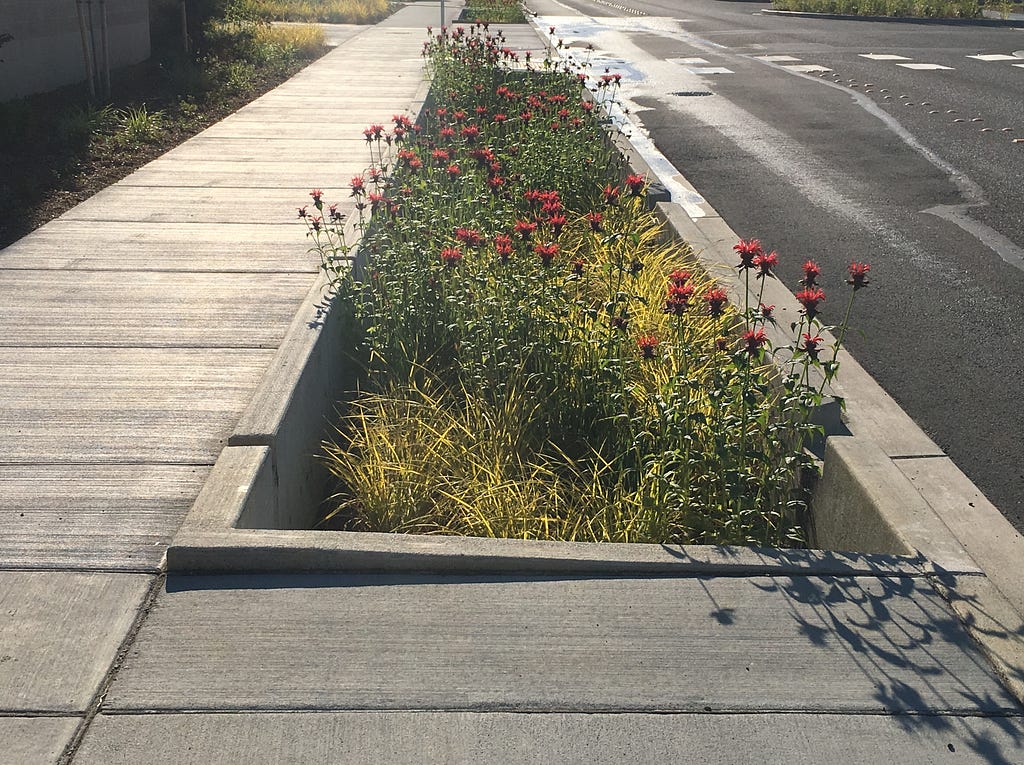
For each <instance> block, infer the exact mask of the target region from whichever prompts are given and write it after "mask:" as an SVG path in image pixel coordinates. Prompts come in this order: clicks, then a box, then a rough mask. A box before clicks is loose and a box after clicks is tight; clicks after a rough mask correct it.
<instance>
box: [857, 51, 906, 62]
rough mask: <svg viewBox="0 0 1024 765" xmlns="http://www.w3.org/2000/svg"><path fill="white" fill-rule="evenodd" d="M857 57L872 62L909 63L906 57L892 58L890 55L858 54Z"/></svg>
mask: <svg viewBox="0 0 1024 765" xmlns="http://www.w3.org/2000/svg"><path fill="white" fill-rule="evenodd" d="M857 55H858V56H860V57H861V58H869V59H871V60H872V61H910V59H909V58H907V57H906V56H894V55H893V54H891V53H858V54H857Z"/></svg>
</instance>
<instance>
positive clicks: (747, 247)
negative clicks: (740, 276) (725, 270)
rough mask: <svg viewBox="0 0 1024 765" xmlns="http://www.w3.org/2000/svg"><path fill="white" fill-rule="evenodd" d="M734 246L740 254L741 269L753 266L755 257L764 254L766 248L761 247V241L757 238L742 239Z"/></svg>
mask: <svg viewBox="0 0 1024 765" xmlns="http://www.w3.org/2000/svg"><path fill="white" fill-rule="evenodd" d="M732 248H733V249H734V250H735V251H736V253H737V254H738V255H739V256H740V265H739V268H740V269H741V270H742V269H745V268H753V267H754V259H755V258H757V257H758V256H760V255H763V254H764V250H763V249H761V242H760V241H759V240H757V239H749V240H748V239H740V241H739V242H737V243H736V244H734V245H733V246H732Z"/></svg>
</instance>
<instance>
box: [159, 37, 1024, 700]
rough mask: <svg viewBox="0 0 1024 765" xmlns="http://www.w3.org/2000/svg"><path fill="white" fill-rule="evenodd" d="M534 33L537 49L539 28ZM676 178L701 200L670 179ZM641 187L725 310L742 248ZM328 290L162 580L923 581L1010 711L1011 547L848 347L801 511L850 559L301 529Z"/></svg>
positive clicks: (288, 342)
mask: <svg viewBox="0 0 1024 765" xmlns="http://www.w3.org/2000/svg"><path fill="white" fill-rule="evenodd" d="M531 24H532V25H533V26H534V28H535V30H536V31H537V33H538V36H539V37H541V38H542V39H543V37H544V35H543V33H542V32H541V31H540V30H539V29H538V28H537V26H536V22H535V21H534V20H531ZM428 90H429V83H427V82H424V83H423V84H422V85H421V87H420V91H419V93H418V94H417V97H416V100H415V102H414V104H413V106H412V108H411V109H410V111H411V112H412V113H413V114H415V115H416V116H419V114H420V113H421V111H422V109H423V108H424V104H425V102H426V99H427V97H428ZM609 138H610V140H611V141H612V142H613V143H614V144H615V145H616V146H618V147H619V148H620V149H622V150H623V154H624V158H625V160H626V161H627V162H628V163H629V166H630V170H631V171H632V172H636V173H638V174H643V175H646V176H647V177H649V178H651V179H652V180H653V179H654V175H653V174H652V172H651V169H650V167H649V166H648V165H647V163H646V162H645V161H643V159H642V158H641V156H640V154H639V153H638V152H637V151H636V150H635V149H634V148H633V147H632V145H630V144H629V142H628V139H626V138H625V137H624V136H621V135H612V136H610V137H609ZM674 180H676V181H680V182H682V183H683V185H684V186H685V187H687V188H688V189H690V190H692V191H693V193H695V194H697V193H698V192H697V191H696V189H693V187H692V185H691V184H689V183H688V182H687V181H685V179H684V178H682V176H681V175H679V176H678V177H676V178H675V179H674ZM653 190H654V194H653V195H652V198H651V199H650V200H649V201H650V202H651V204H652V205H653V207H654V209H655V210H656V211H657V212H658V214H659V215H660V216H661V217H662V218H663V219H664V220H665V222H666V226H667V228H668V230H669V232H670V233H671V234H672V235H673V236H675V237H677V238H678V239H679V240H680V241H683V242H687V243H688V244H689V245H690V247H691V248H692V249H693V251H694V252H695V254H696V255H697V257H698V258H699V259H700V260H701V262H702V263H703V264H704V266H705V267H706V268H707V270H708V271H709V273H710V274H711V275H712V276H713V277H715V278H716V279H717V280H718V281H719V282H720V283H721V284H722V285H723V286H725V287H726V288H727V289H728V290H729V292H730V297H731V298H732V299H733V300H738V299H739V296H741V295H742V290H743V289H744V287H743V283H742V282H741V281H740V279H739V277H738V276H737V274H736V271H735V269H733V268H732V267H731V266H728V265H726V264H728V263H732V262H733V260H734V257H733V252H732V245H733V244H734V243H735V242H736V241H737V240H738V238H739V237H738V236H737V235H736V234H735V232H733V231H732V229H731V228H730V227H729V226H728V224H727V223H726V222H725V221H724V220H723V219H722V218H721V217H720V216H719V215H718V214H717V213H716V212H715V211H714V210H713V209H712V208H711V207H710V206H709V205H707V204H706V203H705V204H703V205H702V206H701V208H702V210H703V211H704V213H705V214H704V215H703V216H702V217H698V218H693V219H691V218H690V217H689V216H688V215H687V214H686V212H685V211H684V209H683V208H682V207H681V206H679V205H677V204H674V203H671V202H670V201H667V199H666V197H668V194H667V191H666V190H665V188H664V186H660V184H656V185H654V186H653ZM349 241H350V243H351V242H353V239H350V240H349ZM356 245H358V242H356ZM326 284H327V281H326V278H325V277H324V276H323V275H321V278H320V280H319V281H318V282H317V284H315V285H314V286H313V288H312V289H311V290H310V293H309V294H308V295H307V298H306V300H305V302H304V303H303V306H302V307H301V309H300V311H299V313H298V315H297V316H296V318H295V320H294V322H293V324H292V326H291V328H290V329H289V331H288V333H287V335H286V337H285V339H284V341H283V342H282V344H281V346H280V347H279V349H278V352H277V354H276V355H275V357H274V360H273V362H272V364H271V367H270V370H269V371H268V373H267V375H266V377H265V379H264V380H263V382H262V383H261V385H260V386H259V388H258V390H257V392H256V393H255V395H254V396H253V399H252V401H251V402H250V404H249V406H248V407H247V409H246V411H245V413H244V414H243V416H242V418H241V420H240V422H239V424H238V426H237V427H236V429H235V433H234V434H233V435H232V436H231V437H230V439H229V441H228V446H227V447H225V449H224V450H223V452H222V453H221V455H220V458H219V459H218V461H217V463H216V465H215V466H214V469H213V470H212V472H211V474H210V477H209V479H208V480H207V482H206V484H205V486H204V488H203V490H202V492H201V493H200V495H199V497H198V498H197V500H196V502H195V504H194V505H193V507H192V509H191V510H190V512H189V513H188V515H187V517H186V519H185V521H184V523H183V525H182V527H181V529H180V530H179V532H178V534H177V535H176V537H175V539H174V541H173V542H172V544H171V546H170V547H169V548H168V550H167V566H168V571H169V572H170V573H171V574H172V575H174V574H191V573H204V574H207V573H226V572H285V571H287V572H295V571H303V572H306V571H339V570H344V571H354V570H358V571H403V572H412V571H415V572H433V573H485V572H489V573H517V574H523V573H531V574H541V573H546V574H560V575H565V574H604V575H608V574H618V575H623V574H630V575H661V576H665V575H675V576H680V575H682V576H693V575H707V574H716V575H725V576H751V575H756V574H761V575H774V574H779V575H809V574H814V575H832V576H850V575H857V574H860V573H863V574H870V575H874V576H908V575H929V576H931V577H933V578H934V581H935V582H936V585H937V586H938V587H939V590H940V592H943V593H944V595H945V596H946V597H947V599H949V601H950V603H951V606H952V607H953V608H954V610H955V611H956V612H957V614H958V615H959V616H960V618H961V620H962V621H963V622H964V624H965V625H966V627H967V629H968V631H969V632H970V634H971V635H972V636H973V637H974V639H975V640H976V641H977V642H978V643H979V644H980V645H981V647H982V650H983V651H985V653H986V654H987V655H988V656H989V657H990V659H991V660H992V662H993V664H994V665H995V666H996V668H997V671H999V672H1000V674H1001V676H1002V678H1003V679H1004V681H1005V682H1006V683H1007V685H1008V686H1009V687H1010V689H1011V691H1012V692H1013V693H1014V694H1015V695H1016V696H1017V697H1018V698H1019V699H1022V700H1024V619H1022V614H1024V581H1021V579H1020V578H1019V577H1018V576H1017V571H1018V570H1019V563H1020V561H1021V560H1022V559H1024V537H1021V535H1020V534H1018V533H1017V532H1016V531H1015V530H1014V529H1013V527H1012V526H1011V525H1010V524H1009V523H1008V522H1007V521H1006V519H1005V518H1003V516H1002V515H1001V514H1000V513H999V511H998V510H997V509H996V508H995V507H994V506H993V505H992V504H991V503H990V502H988V501H987V500H986V499H985V498H984V497H983V496H982V495H981V493H980V492H979V491H978V489H977V488H976V487H975V486H974V485H973V484H972V483H971V482H970V481H969V480H968V479H967V478H966V476H964V474H963V473H962V472H961V471H960V470H959V469H958V468H957V467H956V466H955V465H954V464H953V462H952V461H951V460H950V459H949V458H948V457H947V456H946V455H945V454H944V453H943V452H942V451H941V450H940V449H939V448H938V447H937V446H936V445H935V444H934V443H933V442H932V441H931V439H930V438H928V436H927V435H926V434H925V433H924V432H923V431H921V429H920V428H919V427H918V426H917V425H916V424H915V423H914V422H913V420H911V418H910V417H909V416H908V415H907V414H906V413H905V412H904V411H903V410H902V409H901V408H900V407H899V405H898V404H896V402H895V401H893V399H892V398H891V397H890V396H888V394H886V393H885V391H884V390H882V389H881V387H880V386H878V384H877V383H876V382H875V381H874V380H873V379H872V378H871V377H870V376H869V375H868V374H867V373H866V372H865V371H864V369H863V368H862V367H860V365H859V364H857V362H856V361H855V360H854V359H853V358H852V357H850V356H849V355H848V354H847V353H845V351H844V352H841V353H840V356H839V360H840V364H841V367H840V370H841V371H840V373H839V376H838V377H837V379H836V381H835V384H834V385H833V392H834V393H835V394H836V395H837V396H839V397H841V398H843V399H845V401H846V404H847V410H846V412H845V413H844V414H843V415H842V418H841V419H840V417H839V410H838V406H835V407H834V408H833V409H832V410H831V414H832V416H831V418H829V419H830V421H829V422H828V423H826V425H827V427H828V429H829V431H830V433H832V434H833V435H831V437H830V438H829V439H828V442H827V444H826V447H825V451H824V468H823V479H822V482H821V485H820V487H819V489H818V491H817V492H816V495H815V498H814V501H813V505H812V525H813V532H814V536H813V539H812V541H813V542H814V543H815V544H816V545H817V546H820V547H825V548H831V549H849V550H855V551H857V553H860V554H853V555H846V554H841V553H832V552H821V551H778V550H749V549H744V548H723V547H670V546H663V545H621V546H619V545H602V544H583V543H576V544H572V543H555V542H524V541H520V540H490V539H472V538H458V537H413V536H402V535H385V534H365V533H352V532H338V531H330V532H322V531H308V530H298V529H308V528H309V526H310V525H312V523H313V521H314V518H313V514H314V513H315V510H316V507H317V504H318V502H319V499H320V497H322V496H323V492H322V491H321V489H322V488H323V487H324V486H325V485H326V471H324V470H323V469H322V468H321V467H320V466H318V465H317V464H316V459H315V456H314V455H315V454H316V453H318V451H319V445H320V441H321V439H322V437H323V435H324V433H325V432H326V431H327V418H328V417H329V415H330V414H331V412H332V411H333V407H334V403H335V402H336V401H337V400H338V398H339V397H340V395H341V393H342V391H341V390H340V388H341V382H342V380H343V378H344V377H345V369H344V368H343V362H342V359H341V354H339V353H337V352H336V351H335V350H334V349H335V348H337V347H338V345H337V340H338V333H339V327H338V324H339V322H337V321H336V320H335V319H336V316H335V313H334V312H331V311H327V313H326V314H322V313H321V311H320V306H321V304H322V303H323V295H324V294H325V289H326ZM755 298H756V296H755ZM764 300H765V301H766V302H771V303H775V305H776V312H777V316H778V324H779V325H780V326H784V327H785V326H788V325H789V322H790V321H792V320H794V319H795V318H796V317H797V316H798V312H799V310H800V306H799V304H798V303H797V302H796V299H795V298H794V296H793V294H792V293H791V292H790V291H789V290H788V289H787V288H786V287H785V286H784V285H782V284H781V283H780V282H778V281H777V280H768V281H767V284H766V285H765V295H764ZM773 339H775V338H773ZM826 339H828V338H826ZM786 342H787V343H788V336H787V340H786ZM837 433H845V434H846V435H835V434H837ZM289 529H291V530H289ZM623 548H627V549H623ZM872 554H880V555H882V556H884V557H872ZM889 556H897V557H889ZM885 572H889V573H885Z"/></svg>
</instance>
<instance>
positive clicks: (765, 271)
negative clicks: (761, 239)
mask: <svg viewBox="0 0 1024 765" xmlns="http://www.w3.org/2000/svg"><path fill="white" fill-rule="evenodd" d="M754 265H755V266H757V269H758V273H757V275H758V276H759V277H762V276H771V275H772V271H774V270H775V267H776V266H777V265H779V256H778V253H776V252H775V250H772V251H771V252H763V253H761V254H760V255H758V256H757V257H755V258H754Z"/></svg>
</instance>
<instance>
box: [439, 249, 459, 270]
mask: <svg viewBox="0 0 1024 765" xmlns="http://www.w3.org/2000/svg"><path fill="white" fill-rule="evenodd" d="M461 261H462V250H460V249H459V248H458V247H445V248H444V249H443V250H441V262H442V263H444V264H445V265H446V266H448V268H455V266H457V265H459V263H460V262H461Z"/></svg>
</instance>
